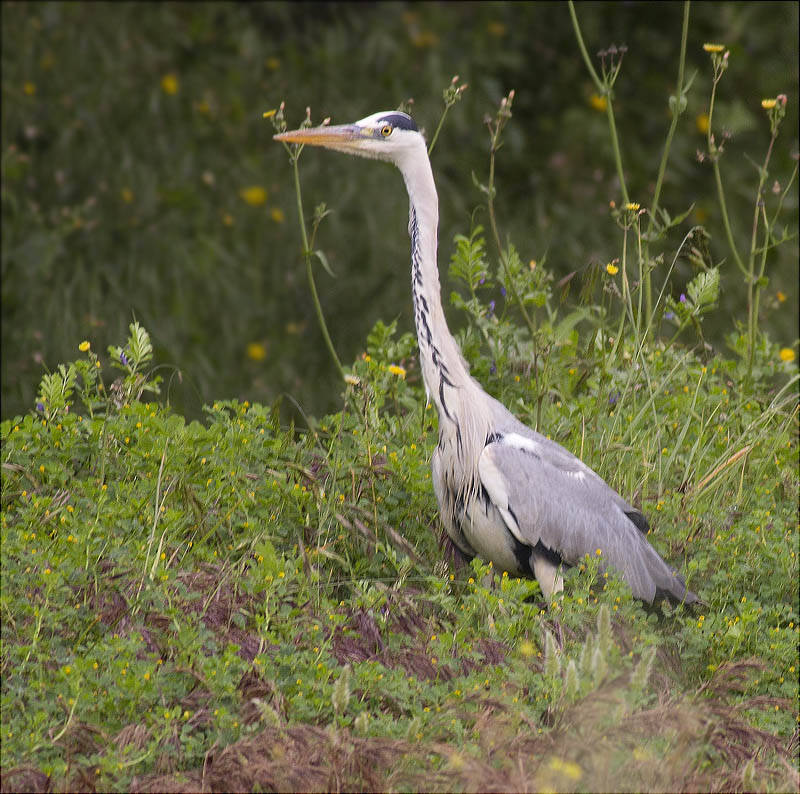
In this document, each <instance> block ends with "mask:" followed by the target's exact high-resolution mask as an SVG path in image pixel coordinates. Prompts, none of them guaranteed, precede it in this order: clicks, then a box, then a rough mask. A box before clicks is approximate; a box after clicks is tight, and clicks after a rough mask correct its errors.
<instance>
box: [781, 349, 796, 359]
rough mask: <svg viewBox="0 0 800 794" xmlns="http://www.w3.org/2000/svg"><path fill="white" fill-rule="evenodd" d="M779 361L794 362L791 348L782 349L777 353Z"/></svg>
mask: <svg viewBox="0 0 800 794" xmlns="http://www.w3.org/2000/svg"><path fill="white" fill-rule="evenodd" d="M778 356H779V357H780V359H781V361H787V362H788V361H794V359H795V353H794V350H792V348H791V347H782V348H781V350H780V353H778Z"/></svg>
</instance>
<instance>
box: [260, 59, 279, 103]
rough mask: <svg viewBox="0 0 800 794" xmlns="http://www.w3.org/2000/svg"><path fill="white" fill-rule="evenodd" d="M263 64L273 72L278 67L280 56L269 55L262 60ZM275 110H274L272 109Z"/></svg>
mask: <svg viewBox="0 0 800 794" xmlns="http://www.w3.org/2000/svg"><path fill="white" fill-rule="evenodd" d="M264 65H265V66H266V67H267V69H269V70H270V71H271V72H274V71H275V70H276V69H278V68H280V65H281V61H280V58H276V57H275V56H274V55H271V56H270V57H269V58H267V60H266V61H264ZM272 112H273V113H274V112H275V111H274V110H273V111H272Z"/></svg>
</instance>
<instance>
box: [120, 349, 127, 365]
mask: <svg viewBox="0 0 800 794" xmlns="http://www.w3.org/2000/svg"><path fill="white" fill-rule="evenodd" d="M119 360H120V361H121V362H122V363H123V365H124V366H126V367H127V366H128V357H127V356H126V355H125V351H124V350H121V351H120V353H119Z"/></svg>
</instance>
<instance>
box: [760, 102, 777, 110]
mask: <svg viewBox="0 0 800 794" xmlns="http://www.w3.org/2000/svg"><path fill="white" fill-rule="evenodd" d="M777 104H778V100H777V99H762V100H761V107H762V108H764V110H772V108H774V107H775V105H777Z"/></svg>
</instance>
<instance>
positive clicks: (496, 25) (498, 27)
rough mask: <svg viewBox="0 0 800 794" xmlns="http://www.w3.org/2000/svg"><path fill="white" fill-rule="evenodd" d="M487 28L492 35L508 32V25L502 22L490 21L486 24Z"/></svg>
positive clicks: (501, 34) (502, 34)
mask: <svg viewBox="0 0 800 794" xmlns="http://www.w3.org/2000/svg"><path fill="white" fill-rule="evenodd" d="M486 30H487V31H488V32H489V33H490V34H491V35H492V36H497V37H498V38H499V37H500V36H505V34H506V26H505V25H504V24H503V23H502V22H490V23H489V24H488V25H487V26H486Z"/></svg>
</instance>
